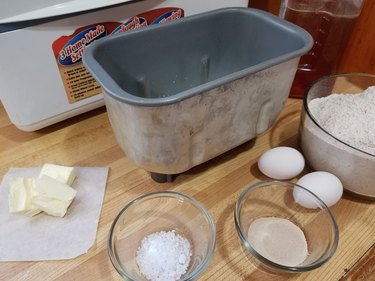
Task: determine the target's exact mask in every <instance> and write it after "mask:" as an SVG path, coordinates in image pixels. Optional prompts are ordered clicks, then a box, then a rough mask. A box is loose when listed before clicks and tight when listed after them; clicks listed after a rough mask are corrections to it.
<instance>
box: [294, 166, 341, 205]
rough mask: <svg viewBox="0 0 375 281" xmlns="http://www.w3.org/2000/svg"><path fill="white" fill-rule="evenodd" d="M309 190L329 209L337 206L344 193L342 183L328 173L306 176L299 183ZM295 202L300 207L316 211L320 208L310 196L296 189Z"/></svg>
mask: <svg viewBox="0 0 375 281" xmlns="http://www.w3.org/2000/svg"><path fill="white" fill-rule="evenodd" d="M296 184H298V185H300V186H303V187H304V188H306V189H308V190H309V191H311V192H312V193H314V194H315V195H316V196H317V197H319V198H320V199H321V200H322V201H323V202H324V203H325V204H326V205H327V206H328V207H330V206H332V205H334V204H336V203H337V202H338V201H339V200H340V198H341V196H342V193H343V187H342V183H341V181H340V180H339V179H338V178H337V177H336V176H335V175H333V174H331V173H328V172H312V173H309V174H306V175H304V176H303V177H302V178H300V179H299V180H298V181H297V183H296ZM293 196H294V200H295V201H296V202H297V203H299V204H300V205H302V206H304V207H306V208H311V209H315V208H317V207H318V205H317V203H316V201H314V200H311V198H310V197H309V196H308V194H306V193H304V192H302V191H301V190H298V189H294V191H293Z"/></svg>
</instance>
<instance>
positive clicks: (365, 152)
mask: <svg viewBox="0 0 375 281" xmlns="http://www.w3.org/2000/svg"><path fill="white" fill-rule="evenodd" d="M349 76H353V77H354V76H357V77H371V78H374V81H375V75H374V74H370V73H362V72H343V73H337V74H331V75H325V76H322V77H320V78H319V79H316V80H315V81H313V82H312V83H311V84H310V85H309V86H308V87H307V88H306V90H305V93H304V95H303V107H304V109H305V112H306V114H307V116H308V117H309V118H310V120H311V121H313V123H314V124H315V125H316V126H317V127H318V128H319V129H320V130H321V131H322V132H324V133H325V134H326V135H328V137H330V138H333V139H334V140H336V141H338V142H340V143H342V144H343V145H344V146H347V147H349V148H351V149H354V150H355V151H358V152H360V153H364V154H366V155H368V156H372V157H375V154H371V153H370V152H367V151H364V150H362V149H360V148H357V147H355V146H353V145H351V144H348V143H346V142H345V141H343V140H341V139H339V138H337V137H336V136H334V135H332V134H331V133H329V132H328V131H327V130H326V129H324V128H323V127H322V126H321V125H320V124H319V122H318V121H317V120H316V119H315V117H314V115H313V114H312V113H311V111H310V109H309V105H308V102H307V99H308V96H309V92H310V90H311V89H312V88H313V87H314V86H315V85H316V84H318V83H320V82H321V81H323V80H326V79H329V78H335V77H349ZM374 86H375V84H374ZM329 95H330V94H329ZM327 96H328V95H327Z"/></svg>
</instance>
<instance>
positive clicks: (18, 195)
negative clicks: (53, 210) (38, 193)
mask: <svg viewBox="0 0 375 281" xmlns="http://www.w3.org/2000/svg"><path fill="white" fill-rule="evenodd" d="M34 185H35V180H34V179H33V178H23V177H22V178H11V179H10V189H9V194H8V201H9V212H10V213H14V214H21V215H27V216H34V215H36V214H39V213H40V212H41V210H39V209H38V207H36V206H35V205H34V204H33V202H32V197H33V189H34V188H33V187H34Z"/></svg>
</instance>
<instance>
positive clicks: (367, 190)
mask: <svg viewBox="0 0 375 281" xmlns="http://www.w3.org/2000/svg"><path fill="white" fill-rule="evenodd" d="M369 86H375V75H371V74H363V73H346V74H337V75H331V76H325V77H322V78H321V79H319V80H317V81H316V82H315V83H314V84H312V85H311V87H310V88H308V89H307V90H306V92H305V95H304V99H303V110H302V113H301V125H300V143H301V149H302V151H303V154H304V156H305V158H306V161H307V163H308V165H309V166H310V167H311V168H312V169H314V170H317V171H326V172H330V173H332V174H334V175H335V176H337V177H338V178H339V179H340V180H341V182H342V184H343V187H344V189H345V190H346V191H349V192H351V193H352V194H354V195H358V196H361V197H364V198H367V199H375V177H374V171H375V155H374V154H371V153H370V152H366V151H364V150H361V149H360V148H358V147H354V146H353V145H351V144H349V143H347V142H345V141H343V140H341V139H338V138H337V136H334V135H332V134H330V133H329V132H328V131H327V130H326V129H325V128H323V126H322V125H320V124H319V122H318V121H317V119H316V117H314V116H313V114H312V112H311V111H310V109H309V103H310V102H311V101H312V100H314V99H317V98H322V97H327V96H329V95H331V94H332V93H336V94H340V95H341V94H358V93H360V92H363V91H364V90H366V89H367V88H368V87H369ZM373 106H374V110H375V104H374V105H373ZM350 118H352V117H350ZM368 122H371V121H368ZM348 126H349V120H348ZM374 126H375V124H374Z"/></svg>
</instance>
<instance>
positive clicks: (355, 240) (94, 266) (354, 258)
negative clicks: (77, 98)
mask: <svg viewBox="0 0 375 281" xmlns="http://www.w3.org/2000/svg"><path fill="white" fill-rule="evenodd" d="M300 110H301V100H298V99H289V100H288V102H287V104H286V106H285V108H284V110H283V112H282V114H281V115H280V116H279V118H278V120H277V121H276V122H275V123H274V125H273V127H272V128H271V129H270V130H268V131H267V132H265V133H263V134H261V135H259V136H258V137H257V138H256V139H254V140H252V141H249V142H247V143H245V144H243V145H241V146H239V147H237V148H235V149H233V150H231V151H229V152H227V153H224V154H223V155H221V156H219V157H217V158H215V159H213V160H210V161H208V162H206V163H204V164H201V165H199V166H197V167H194V168H192V169H191V170H189V171H187V172H186V173H183V174H181V175H178V176H177V177H176V178H175V180H174V181H173V182H172V183H165V184H160V183H156V182H154V181H153V180H152V179H151V178H150V176H149V174H148V173H147V172H146V171H144V170H141V169H139V168H137V167H136V166H135V165H133V163H131V161H129V159H128V158H127V157H126V155H125V154H124V153H123V152H122V151H121V149H120V148H119V146H118V145H117V143H116V141H115V138H114V135H113V133H112V130H111V127H110V124H109V121H108V118H107V113H106V111H105V109H104V108H100V109H97V110H94V111H91V112H89V113H86V114H83V115H80V116H77V117H74V118H72V119H69V120H66V121H64V122H61V123H59V124H56V125H53V126H50V127H48V128H46V129H42V130H39V131H37V132H28V133H27V132H22V131H20V130H18V129H17V128H15V127H14V126H13V125H12V124H11V123H10V121H9V119H8V117H7V116H6V114H5V111H4V109H3V107H2V106H0V159H1V162H0V177H2V176H3V175H4V174H5V173H6V172H7V171H8V169H9V168H11V167H37V166H41V165H42V164H44V163H46V162H51V163H56V164H61V165H69V166H106V167H109V168H110V171H109V177H108V181H107V187H106V193H105V198H104V203H103V206H102V212H101V216H100V221H99V228H98V232H97V237H96V241H95V243H94V245H93V247H92V248H91V249H90V250H89V251H88V253H86V254H84V255H82V256H79V257H78V258H75V259H71V260H65V261H43V262H2V263H0V280H4V281H5V280H6V281H23V280H25V281H26V280H37V281H41V280H48V281H54V280H59V281H62V280H67V281H68V280H69V281H71V280H108V281H109V280H121V278H120V276H119V275H118V274H117V272H116V271H115V270H114V268H113V267H112V265H111V263H110V261H109V258H108V255H107V248H106V242H107V238H108V232H109V228H110V226H111V223H112V221H113V219H114V218H115V216H116V215H117V213H118V212H119V211H120V210H121V208H122V207H123V206H124V205H125V204H126V203H127V202H128V201H130V200H132V199H134V198H136V197H138V196H140V195H142V194H145V193H148V192H153V191H161V190H175V191H180V192H183V193H185V194H187V195H190V196H193V197H194V198H195V199H197V200H198V201H200V202H201V203H202V204H203V205H204V206H205V207H206V208H207V209H208V210H209V212H210V213H211V215H212V216H213V219H214V221H215V223H216V227H217V247H216V250H215V254H214V256H213V258H212V260H211V262H210V264H209V265H208V267H207V269H206V270H205V272H204V273H203V275H202V276H201V277H200V278H199V280H262V281H263V280H327V281H332V280H375V275H374V269H375V250H374V248H375V228H374V225H375V203H374V202H371V201H365V200H362V199H358V198H354V197H351V196H349V195H347V194H344V196H343V198H342V200H340V202H339V203H338V204H336V205H335V206H333V208H332V211H333V213H334V215H335V217H336V219H337V223H338V226H339V230H340V242H339V247H338V250H337V252H336V254H335V255H334V256H333V258H332V259H331V260H330V261H329V262H328V263H327V264H325V265H324V266H323V267H321V268H319V269H317V270H314V271H311V272H308V273H302V274H296V275H285V274H284V275H283V274H274V273H270V272H267V271H265V270H264V269H263V268H261V267H259V265H258V264H257V263H256V262H255V260H253V259H252V258H250V257H249V256H248V255H247V254H246V253H245V251H244V249H243V248H242V245H241V243H240V240H239V238H238V236H237V233H236V230H235V227H234V221H233V208H234V205H235V201H236V199H237V197H238V195H239V193H240V192H241V191H242V190H243V189H244V188H245V187H246V186H248V185H250V184H252V183H255V182H257V181H260V180H265V179H267V178H266V177H265V176H263V175H262V174H261V173H260V172H259V170H258V168H257V161H258V158H259V156H260V155H261V154H262V153H263V152H265V151H266V150H267V149H269V148H271V147H276V146H280V145H285V146H291V147H296V148H298V128H299V119H300ZM306 172H308V169H307V168H306V169H305V171H304V173H306ZM294 180H296V179H294ZM0 227H3V226H0ZM20 231H27V229H22V230H20ZM0 251H1V249H0Z"/></svg>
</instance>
